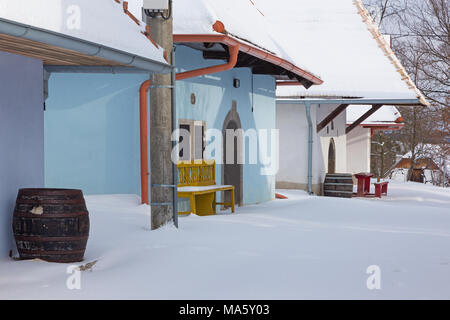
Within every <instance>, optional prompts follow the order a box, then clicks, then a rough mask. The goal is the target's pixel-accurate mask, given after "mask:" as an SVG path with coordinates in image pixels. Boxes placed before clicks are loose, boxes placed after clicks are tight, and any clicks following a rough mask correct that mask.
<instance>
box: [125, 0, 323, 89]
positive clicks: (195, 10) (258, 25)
mask: <svg viewBox="0 0 450 320" xmlns="http://www.w3.org/2000/svg"><path fill="white" fill-rule="evenodd" d="M141 7H142V0H130V3H129V8H130V11H131V12H133V13H134V14H135V15H136V16H138V17H141ZM217 21H220V22H222V23H223V25H224V27H225V30H226V31H225V32H224V33H219V32H217V31H215V30H214V29H213V25H214V24H215V23H216V22H217ZM269 27H270V26H269V24H268V21H266V19H265V17H264V15H263V14H262V13H261V12H260V11H259V10H258V8H257V7H256V6H255V4H254V2H253V1H251V0H226V1H224V0H195V1H192V0H176V1H173V33H174V35H203V36H204V35H207V36H223V35H224V34H225V35H226V36H228V37H231V38H233V39H235V40H237V41H238V42H240V43H244V44H246V45H248V46H250V47H253V48H256V49H259V50H262V51H263V53H260V55H259V58H261V59H263V60H264V56H267V53H269V54H270V55H273V56H275V57H277V58H279V59H281V60H282V61H280V62H279V64H281V67H282V68H285V69H287V70H288V71H291V70H292V69H290V68H291V67H296V68H298V69H300V70H299V72H300V73H303V72H306V75H305V76H304V78H306V79H308V78H309V79H308V80H310V79H311V78H314V81H313V82H315V83H321V82H322V81H321V80H320V79H318V78H317V77H316V76H314V75H313V74H312V73H311V72H309V71H306V69H305V68H304V67H303V66H304V64H302V62H301V61H300V60H297V61H296V62H295V63H294V59H292V58H290V57H289V56H288V55H287V54H286V53H285V52H284V51H283V50H282V49H281V48H280V45H279V44H278V43H277V42H276V39H274V37H272V34H271V32H270V30H269ZM286 62H288V63H286ZM294 73H295V72H294Z"/></svg>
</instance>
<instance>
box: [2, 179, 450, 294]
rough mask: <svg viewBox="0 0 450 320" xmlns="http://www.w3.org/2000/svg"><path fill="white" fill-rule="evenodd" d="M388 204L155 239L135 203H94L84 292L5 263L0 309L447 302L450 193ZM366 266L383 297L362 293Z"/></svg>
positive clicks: (239, 220)
mask: <svg viewBox="0 0 450 320" xmlns="http://www.w3.org/2000/svg"><path fill="white" fill-rule="evenodd" d="M389 191H390V196H389V197H387V198H383V199H382V200H379V199H370V200H364V199H362V200H360V199H351V200H347V199H333V198H322V197H309V196H307V195H306V194H305V193H303V192H298V191H281V192H282V193H283V194H286V195H288V196H289V200H277V201H273V202H270V203H266V204H262V205H257V206H248V207H245V208H239V209H238V212H237V214H234V215H230V214H226V215H218V216H212V217H203V218H201V217H197V216H189V217H185V218H180V227H181V228H180V229H179V230H176V229H174V228H172V227H166V228H163V229H162V230H158V231H154V232H150V231H148V230H147V229H145V227H146V226H147V227H148V224H149V214H148V207H146V206H139V205H138V199H137V198H136V197H134V196H114V197H113V196H91V197H87V202H88V208H89V210H90V213H91V228H92V229H91V237H90V240H89V243H88V250H87V253H86V262H90V261H93V260H96V259H99V262H98V263H97V265H95V266H94V268H93V270H92V272H89V271H88V272H83V273H82V278H81V280H82V289H81V290H72V291H71V290H68V289H67V288H66V279H67V277H68V276H69V275H68V274H66V267H67V266H66V265H59V264H49V263H45V262H40V261H21V262H15V261H11V260H5V259H4V260H0V298H1V299H22V298H38V299H39V298H42V299H47V298H58V299H72V298H74V299H93V298H94V299H95V298H99V299H108V298H125V299H127V298H133V299H310V298H319V299H322V298H323V299H341V298H344V299H350V298H354V299H381V298H385V299H421V298H425V299H427V298H437V299H440V298H446V299H449V298H450V190H449V189H447V190H443V189H440V188H436V187H431V186H424V185H419V184H400V183H391V185H390V190H389ZM370 265H378V266H379V267H380V268H381V286H382V288H381V290H378V291H377V290H375V291H370V290H368V289H367V287H366V280H367V277H368V275H367V274H366V269H367V267H368V266H370Z"/></svg>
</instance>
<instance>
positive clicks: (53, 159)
mask: <svg viewBox="0 0 450 320" xmlns="http://www.w3.org/2000/svg"><path fill="white" fill-rule="evenodd" d="M147 78H148V76H145V75H109V74H108V75H100V74H52V76H51V77H50V82H49V98H48V100H47V103H46V105H47V108H46V112H45V155H46V158H45V168H46V171H45V172H46V175H45V184H46V186H47V187H63V188H81V189H82V190H83V191H84V192H85V193H86V194H118V193H123V194H140V176H139V174H140V161H139V97H138V94H139V86H140V84H141V83H142V82H143V81H145V80H146V79H147Z"/></svg>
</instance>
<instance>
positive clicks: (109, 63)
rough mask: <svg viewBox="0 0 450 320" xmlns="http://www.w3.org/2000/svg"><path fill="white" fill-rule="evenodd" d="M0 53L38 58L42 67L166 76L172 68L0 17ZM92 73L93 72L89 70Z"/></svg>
mask: <svg viewBox="0 0 450 320" xmlns="http://www.w3.org/2000/svg"><path fill="white" fill-rule="evenodd" d="M0 50H2V51H6V52H10V53H14V54H19V55H23V56H28V57H32V58H36V59H40V60H42V61H43V62H44V65H45V66H60V68H59V70H63V68H61V66H68V67H70V68H71V69H72V70H75V69H76V67H77V66H81V67H84V68H85V70H86V71H87V70H88V69H89V68H86V67H96V68H97V70H100V69H102V68H103V67H106V69H104V70H107V68H111V67H114V68H116V67H117V68H119V69H120V70H125V69H123V68H128V70H129V71H130V72H131V71H133V70H140V71H142V72H144V73H170V72H171V71H172V66H171V65H169V64H165V63H161V62H159V61H154V60H152V59H149V58H145V57H140V56H136V55H133V54H130V53H127V52H124V51H121V50H117V49H113V48H109V47H106V46H102V45H99V44H96V43H93V42H89V41H85V40H81V39H77V38H74V37H71V36H68V35H64V34H60V33H56V32H52V31H49V30H45V29H40V28H36V27H32V26H29V25H24V24H21V23H18V22H15V21H10V20H6V19H3V18H0ZM92 70H94V69H92Z"/></svg>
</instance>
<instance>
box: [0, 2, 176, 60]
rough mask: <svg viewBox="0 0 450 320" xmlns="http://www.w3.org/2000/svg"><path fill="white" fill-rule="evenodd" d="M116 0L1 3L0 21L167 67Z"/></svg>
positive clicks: (141, 27)
mask: <svg viewBox="0 0 450 320" xmlns="http://www.w3.org/2000/svg"><path fill="white" fill-rule="evenodd" d="M122 2H123V1H115V0H95V1H92V0H76V1H69V0H45V1H36V0H0V18H1V19H5V20H8V21H14V22H17V23H21V24H24V25H27V26H31V27H36V28H39V29H41V30H45V31H50V32H54V33H57V34H62V35H66V36H70V37H73V38H76V39H80V40H84V41H87V42H90V43H95V44H99V45H102V46H105V47H108V48H112V49H116V50H119V51H121V52H124V53H127V54H131V55H134V56H138V57H141V58H145V59H150V60H153V61H155V62H158V63H163V64H167V62H166V61H165V60H164V56H163V54H164V50H163V49H162V48H160V47H157V46H155V45H154V44H152V42H150V41H149V39H148V38H147V37H146V36H145V35H144V34H142V32H141V31H143V30H144V26H138V25H137V24H136V23H135V22H133V20H132V19H130V17H129V16H127V15H126V14H125V13H124V9H123V4H122Z"/></svg>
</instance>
